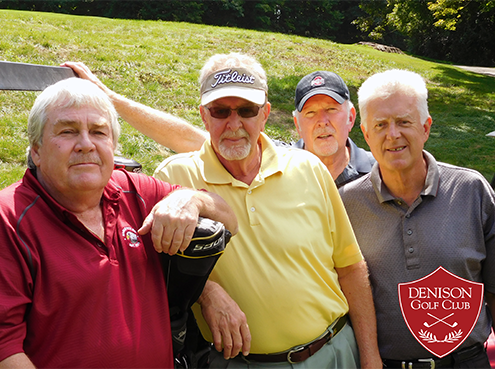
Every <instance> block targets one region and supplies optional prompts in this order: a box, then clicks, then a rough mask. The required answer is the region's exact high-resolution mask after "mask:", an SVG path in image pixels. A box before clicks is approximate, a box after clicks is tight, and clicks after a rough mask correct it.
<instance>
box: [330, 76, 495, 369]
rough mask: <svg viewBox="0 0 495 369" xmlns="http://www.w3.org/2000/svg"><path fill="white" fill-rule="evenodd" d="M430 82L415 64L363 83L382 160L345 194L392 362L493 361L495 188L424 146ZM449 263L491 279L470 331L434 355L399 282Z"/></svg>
mask: <svg viewBox="0 0 495 369" xmlns="http://www.w3.org/2000/svg"><path fill="white" fill-rule="evenodd" d="M427 95H428V92H427V89H426V84H425V82H424V80H423V78H422V77H421V76H419V75H418V74H416V73H413V72H408V71H398V70H393V71H386V72H383V73H379V74H376V75H374V76H372V77H370V78H369V79H368V80H367V81H365V82H364V83H363V85H362V86H361V88H360V89H359V91H358V98H359V107H360V113H361V119H362V122H361V129H362V131H363V134H364V137H365V139H366V141H367V143H368V145H369V146H370V148H371V152H372V153H373V156H374V157H375V158H376V160H377V163H376V164H375V165H374V167H373V169H372V171H371V172H370V173H369V174H367V175H365V176H363V177H362V178H360V179H358V180H356V181H354V182H351V183H349V184H347V185H345V186H343V187H341V188H340V194H341V196H342V199H343V201H344V205H345V207H346V210H347V212H348V215H349V218H350V220H351V223H352V226H353V228H354V231H355V234H356V237H357V239H358V243H359V245H360V247H361V249H362V252H363V255H364V257H365V259H366V261H367V263H368V268H369V271H370V280H371V283H372V287H373V298H374V302H375V307H376V314H377V324H378V345H379V348H380V354H381V356H382V359H383V360H384V364H385V365H386V367H387V368H393V367H399V368H400V367H403V368H404V367H406V368H430V367H433V366H432V364H433V363H432V362H431V361H429V362H425V359H426V360H428V359H433V360H435V367H456V368H462V367H466V368H467V367H470V368H489V367H490V364H489V362H488V358H487V356H486V352H485V351H484V349H483V343H484V342H485V341H486V339H487V337H488V335H489V333H490V327H491V325H493V322H492V319H491V317H490V313H491V316H495V295H494V294H495V196H494V193H493V191H492V189H491V187H490V185H489V183H488V182H487V181H486V180H485V179H484V178H483V177H482V176H481V174H479V173H478V172H476V171H473V170H470V169H466V168H460V167H455V166H452V165H448V164H444V163H440V162H437V161H436V160H435V158H434V157H433V156H432V155H431V154H429V153H428V152H426V151H424V150H423V147H424V144H425V142H426V141H427V139H428V136H429V133H430V127H431V124H432V119H431V117H430V115H429V113H428V103H427ZM439 266H442V267H444V268H445V269H447V270H448V271H449V272H451V273H453V274H455V275H457V276H458V277H460V278H464V279H467V280H470V281H474V282H479V283H483V284H484V289H485V302H486V303H487V305H486V306H485V304H482V308H481V312H480V315H479V318H478V321H477V323H476V325H475V327H474V329H473V330H472V332H471V334H470V335H469V337H467V339H466V340H465V341H464V342H463V343H462V345H460V346H459V347H458V348H457V349H456V350H455V351H454V352H453V353H451V354H449V355H447V356H444V357H442V358H438V357H434V356H433V355H432V354H431V353H430V352H429V351H428V350H426V349H425V348H424V347H423V346H422V345H421V344H420V343H419V342H418V341H417V340H416V339H415V338H414V336H413V335H412V334H411V332H410V331H409V329H408V326H407V325H406V323H405V321H404V318H403V316H402V314H401V309H400V305H399V298H398V288H397V286H398V284H399V283H405V282H410V281H415V280H417V279H420V278H423V277H425V276H427V275H428V274H430V273H432V272H433V271H435V270H436V269H437V268H438V267H439Z"/></svg>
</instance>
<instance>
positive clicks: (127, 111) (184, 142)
mask: <svg viewBox="0 0 495 369" xmlns="http://www.w3.org/2000/svg"><path fill="white" fill-rule="evenodd" d="M62 66H63V67H69V68H72V69H73V70H74V72H75V73H76V74H77V75H78V76H79V77H80V78H83V79H86V80H88V81H91V82H92V83H94V84H95V85H96V86H98V87H99V88H100V89H102V90H103V92H105V94H107V96H108V97H110V99H111V100H112V102H113V104H114V106H115V109H116V110H117V112H118V113H119V115H120V116H121V117H122V119H124V120H125V121H126V122H128V123H129V124H130V125H131V126H133V127H134V128H136V129H137V130H138V131H140V132H142V133H144V134H145V135H146V136H148V137H150V138H152V139H153V140H155V141H156V142H158V143H159V144H161V145H163V146H166V147H168V148H170V149H172V150H174V151H176V152H189V151H195V150H198V149H199V148H200V147H201V145H202V144H203V142H204V141H205V139H206V138H207V137H208V135H207V133H206V132H204V131H202V130H201V129H199V128H196V127H194V126H193V125H191V124H189V123H188V122H186V121H185V120H183V119H180V118H178V117H176V116H173V115H171V114H168V113H164V112H161V111H159V110H156V109H153V108H150V107H147V106H145V105H143V104H140V103H137V102H135V101H132V100H129V99H127V98H126V97H124V96H122V95H119V94H118V93H116V92H114V91H112V90H111V89H109V88H108V87H107V86H105V84H104V83H103V82H101V81H100V80H99V79H98V77H96V76H95V75H94V74H93V73H92V72H91V71H90V70H89V68H88V67H87V66H86V65H84V64H83V63H75V62H66V63H64V64H62Z"/></svg>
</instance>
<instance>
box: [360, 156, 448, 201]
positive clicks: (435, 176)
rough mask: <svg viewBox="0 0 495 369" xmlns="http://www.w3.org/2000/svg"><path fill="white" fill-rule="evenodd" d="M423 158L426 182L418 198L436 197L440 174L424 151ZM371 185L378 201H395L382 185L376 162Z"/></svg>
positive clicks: (432, 159)
mask: <svg viewBox="0 0 495 369" xmlns="http://www.w3.org/2000/svg"><path fill="white" fill-rule="evenodd" d="M423 157H424V158H425V160H426V165H427V166H428V169H427V173H426V180H425V185H424V187H423V190H422V191H421V194H420V196H434V197H436V196H437V193H438V186H439V182H440V174H439V172H438V165H437V161H436V160H435V158H434V157H433V155H431V154H430V153H429V152H427V151H426V150H423ZM370 179H371V183H372V184H373V188H374V190H375V193H376V196H377V197H378V200H379V201H380V202H381V203H383V202H385V201H391V200H395V197H394V196H393V195H392V194H391V193H390V192H389V190H388V188H387V186H386V185H385V184H384V183H383V181H382V177H381V175H380V168H379V165H378V162H377V163H375V164H374V165H373V168H372V169H371V174H370Z"/></svg>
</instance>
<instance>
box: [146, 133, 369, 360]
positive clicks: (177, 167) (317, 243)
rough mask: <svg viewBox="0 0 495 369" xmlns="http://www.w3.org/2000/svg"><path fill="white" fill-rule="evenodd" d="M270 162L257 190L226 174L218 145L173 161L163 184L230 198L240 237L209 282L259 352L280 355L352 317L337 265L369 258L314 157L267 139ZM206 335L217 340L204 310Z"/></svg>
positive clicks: (162, 171)
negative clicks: (235, 309)
mask: <svg viewBox="0 0 495 369" xmlns="http://www.w3.org/2000/svg"><path fill="white" fill-rule="evenodd" d="M261 143H262V150H263V156H262V163H261V169H260V172H259V174H258V175H257V176H256V178H255V179H254V181H253V183H251V185H247V184H245V183H243V182H241V181H238V180H236V179H235V178H234V177H232V175H230V173H229V172H228V171H227V170H226V169H225V168H224V167H223V165H222V164H221V163H220V161H219V160H218V158H217V156H216V155H215V153H214V151H213V149H212V147H211V143H210V141H209V140H208V141H207V142H205V144H204V145H203V147H202V148H201V150H200V151H196V152H192V153H187V154H180V155H174V156H172V157H170V158H168V159H167V160H165V161H164V162H163V163H161V164H160V166H159V167H158V168H157V170H156V172H155V177H157V178H159V179H162V180H164V181H167V182H170V183H178V184H181V185H183V186H188V187H192V188H197V189H206V190H208V191H211V192H214V193H217V194H219V195H220V196H222V197H223V198H224V199H225V200H226V201H227V203H228V204H229V205H230V206H231V207H232V208H233V209H234V211H235V213H236V215H237V219H238V222H239V233H238V234H237V235H236V236H234V237H233V238H232V240H231V241H230V243H229V245H228V246H227V249H226V251H225V253H224V254H223V256H222V257H221V258H220V259H219V261H218V263H217V265H216V266H215V268H214V270H213V272H212V273H211V275H210V279H211V280H213V281H215V282H217V283H219V284H220V285H221V286H222V287H223V288H224V289H225V290H226V291H227V292H228V293H229V295H230V296H231V297H232V298H233V299H234V300H235V301H236V302H237V303H238V304H239V306H240V308H241V309H242V310H243V311H244V313H245V314H246V316H247V320H248V324H249V328H250V330H251V335H252V342H251V353H257V354H261V353H276V352H280V351H284V350H287V349H289V348H291V347H293V346H296V345H300V344H304V343H306V342H309V341H311V340H313V339H315V338H316V337H318V336H319V335H320V334H322V333H323V332H324V331H325V329H326V328H327V327H328V326H329V325H330V324H331V323H332V322H333V321H334V320H335V319H337V318H338V317H340V316H343V315H344V314H346V313H347V312H348V305H347V301H346V298H345V296H344V294H343V293H342V291H341V289H340V287H339V283H338V276H337V273H336V272H335V269H334V267H346V266H349V265H352V264H354V263H357V262H359V261H360V260H361V259H362V255H361V252H360V250H359V247H358V245H357V241H356V239H355V237H354V233H353V231H352V228H351V225H350V223H349V220H348V218H347V214H346V212H345V210H344V206H343V205H342V201H341V199H340V196H339V193H338V191H337V188H336V186H335V184H334V181H333V180H332V177H331V175H330V173H329V172H328V170H327V168H326V167H325V166H324V165H323V164H322V163H321V162H320V160H319V159H318V158H317V157H316V156H314V155H313V154H311V153H309V152H308V151H304V150H300V149H293V148H281V147H276V146H275V145H274V144H273V142H272V141H271V140H270V139H269V138H268V137H267V136H266V135H264V134H263V133H262V134H261ZM195 316H196V318H197V319H198V324H199V325H200V328H201V331H202V332H203V335H204V336H205V337H206V338H207V339H209V340H210V341H211V333H210V332H209V329H208V326H207V325H206V323H205V322H204V320H203V318H202V316H201V312H200V309H197V310H196V311H195Z"/></svg>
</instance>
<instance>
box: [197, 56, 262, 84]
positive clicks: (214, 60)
mask: <svg viewBox="0 0 495 369" xmlns="http://www.w3.org/2000/svg"><path fill="white" fill-rule="evenodd" d="M226 68H246V69H249V70H250V71H251V72H252V73H254V74H256V75H258V78H259V80H260V82H261V83H262V84H263V88H265V91H268V82H267V78H266V72H265V70H264V69H263V67H262V66H261V64H260V63H259V62H258V61H257V60H256V59H254V58H253V57H251V56H249V55H245V54H240V53H230V54H216V55H213V56H212V57H211V58H210V59H208V60H207V61H206V63H205V65H204V66H203V68H201V72H200V74H199V84H200V85H203V83H204V82H205V81H206V79H207V77H208V76H209V75H210V74H212V73H214V72H216V71H219V70H222V69H226Z"/></svg>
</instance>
